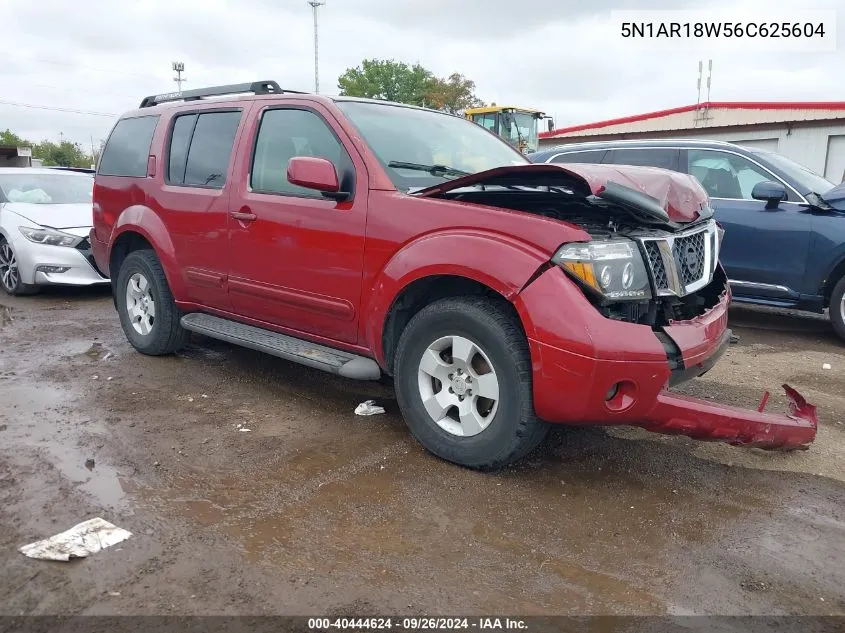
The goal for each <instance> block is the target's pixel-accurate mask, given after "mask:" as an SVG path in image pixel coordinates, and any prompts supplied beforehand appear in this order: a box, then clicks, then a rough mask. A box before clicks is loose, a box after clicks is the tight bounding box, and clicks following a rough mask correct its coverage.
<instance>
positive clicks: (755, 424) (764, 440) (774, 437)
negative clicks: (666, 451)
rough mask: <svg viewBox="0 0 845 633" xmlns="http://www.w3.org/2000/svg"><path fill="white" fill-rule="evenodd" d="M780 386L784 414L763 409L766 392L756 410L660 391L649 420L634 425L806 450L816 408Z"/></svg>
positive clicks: (737, 443) (709, 438)
mask: <svg viewBox="0 0 845 633" xmlns="http://www.w3.org/2000/svg"><path fill="white" fill-rule="evenodd" d="M783 389H784V391H786V395H787V397H788V398H789V411H788V413H787V414H785V415H774V414H771V413H765V412H764V408H765V406H766V402H767V401H768V399H769V392H768V391H767V392H766V393H765V394H764V395H763V400H762V401H761V402H760V406H759V407H758V409H757V410H756V411H754V410H751V409H743V408H740V407H733V406H730V405H727V404H718V403H715V402H710V401H708V400H702V399H700V398H692V397H690V396H684V395H681V394H676V393H671V392H669V391H663V392H662V393H660V394H659V395H658V396H657V404H656V405H655V407H654V409H652V411H651V415H650V419H649V420H648V421H647V422H642V423H640V424H638V425H637V426H640V427H642V428H644V429H646V430H648V431H654V432H656V433H664V434H668V435H686V436H687V437H691V438H694V439H696V440H706V441H713V442H726V443H728V444H732V445H734V446H749V447H754V448H764V449H769V450H794V449H807V448H809V446H810V444H812V443H813V440H815V439H816V429H817V427H818V418H817V417H816V407H815V406H813V405H811V404H809V403H808V402H807V401H806V400H805V399H804V397H803V396H802V395H801V394H800V393H798V392H797V391H795V390H794V389H793V388H792V387H790V386H789V385H783Z"/></svg>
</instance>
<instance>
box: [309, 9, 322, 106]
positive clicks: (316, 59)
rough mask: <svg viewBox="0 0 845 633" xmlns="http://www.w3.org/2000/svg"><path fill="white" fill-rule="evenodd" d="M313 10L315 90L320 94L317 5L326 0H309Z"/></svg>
mask: <svg viewBox="0 0 845 633" xmlns="http://www.w3.org/2000/svg"><path fill="white" fill-rule="evenodd" d="M308 4H310V5H311V10H312V11H313V12H314V92H315V93H317V94H320V65H319V55H318V51H319V38H318V35H317V7H321V6H323V5H324V4H326V2H325V0H308Z"/></svg>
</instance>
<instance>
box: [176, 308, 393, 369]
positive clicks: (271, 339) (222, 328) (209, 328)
mask: <svg viewBox="0 0 845 633" xmlns="http://www.w3.org/2000/svg"><path fill="white" fill-rule="evenodd" d="M181 323H182V327H183V328H185V329H186V330H190V331H191V332H196V333H197V334H202V335H204V336H208V337H210V338H216V339H219V340H221V341H228V342H229V343H234V344H235V345H240V346H241V347H248V348H249V349H254V350H257V351H259V352H265V353H267V354H272V355H273V356H277V357H279V358H284V359H285V360H290V361H293V362H295V363H299V364H300V365H307V366H308V367H313V368H315V369H321V370H322V371H327V372H329V373H330V374H337V375H338V376H343V377H345V378H352V379H354V380H378V379H379V378H381V368H380V367H379V366H378V363H376V361H374V360H373V359H371V358H365V357H364V356H357V355H356V354H350V353H348V352H343V351H341V350H337V349H333V348H331V347H325V346H324V345H317V344H316V343H311V342H309V341H303V340H302V339H298V338H294V337H292V336H286V335H285V334H279V333H278V332H272V331H270V330H265V329H263V328H259V327H254V326H252V325H245V324H243V323H238V322H237V321H230V320H229V319H221V318H219V317H215V316H211V315H210V314H202V313H201V312H193V313H191V314H186V315H185V316H183V317H182V319H181Z"/></svg>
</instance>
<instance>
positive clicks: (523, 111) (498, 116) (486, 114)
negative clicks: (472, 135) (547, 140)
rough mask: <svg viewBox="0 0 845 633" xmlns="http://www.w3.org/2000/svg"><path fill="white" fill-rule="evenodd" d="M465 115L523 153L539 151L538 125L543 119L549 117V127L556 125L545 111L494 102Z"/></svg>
mask: <svg viewBox="0 0 845 633" xmlns="http://www.w3.org/2000/svg"><path fill="white" fill-rule="evenodd" d="M464 115H465V116H466V118H468V119H469V120H470V121H472V122H474V123H477V124H478V125H480V126H481V127H483V128H485V129H487V130H489V131H490V132H492V133H493V134H495V135H496V136H498V137H500V138H502V139H504V140H505V141H507V142H508V143H510V144H511V145H513V146H514V147H515V148H517V149H518V150H519V151H521V152H522V153H523V154H531V153H533V152H536V151H537V147H538V134H539V130H538V127H539V125H540V121H541V120H543V119H548V120H549V129H552V128H553V127H554V123H553V122H552V120H551V119H550V118H549V117H547V116H546V115H545V114H544V113H542V112H540V111H538V110H531V109H528V108H517V107H512V106H497V105H496V104H493V105H490V106H487V107H483V108H469V109H467V110H466V111H465V113H464Z"/></svg>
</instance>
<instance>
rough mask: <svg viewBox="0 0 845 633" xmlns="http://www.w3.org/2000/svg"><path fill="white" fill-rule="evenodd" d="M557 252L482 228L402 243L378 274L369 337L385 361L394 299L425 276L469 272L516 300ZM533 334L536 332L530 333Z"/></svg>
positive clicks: (466, 274)
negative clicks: (385, 341) (385, 337)
mask: <svg viewBox="0 0 845 633" xmlns="http://www.w3.org/2000/svg"><path fill="white" fill-rule="evenodd" d="M550 257H551V255H550V254H549V253H544V252H543V251H541V250H539V249H537V248H536V247H534V246H531V245H530V244H526V243H525V242H522V241H521V240H518V239H516V238H514V237H512V236H509V235H506V234H502V233H493V232H488V231H481V230H470V229H464V230H449V231H444V232H438V233H433V234H428V235H426V236H423V237H421V238H419V239H417V240H414V241H413V242H410V243H408V244H406V245H405V246H404V247H403V248H401V249H400V250H399V251H398V252H397V253H396V254H394V255H393V257H391V258H390V260H389V261H388V262H387V264H386V265H385V266H384V267H383V268H382V270H381V271H380V272H379V273H378V274H377V275H376V276H375V278H374V279H373V283H372V292H371V294H370V300H369V302H368V305H367V310H366V312H365V313H364V314H366V332H365V341H366V343H367V347H368V348H369V349H371V350H373V353H374V354H375V356H376V359H377V360H378V361H379V362H380V363H382V364H384V363H385V358H384V349H383V344H382V343H383V341H382V331H383V328H384V324H385V322H386V319H387V316H388V314H389V313H390V309H391V308H392V306H393V304H394V302H395V301H396V299H397V297H399V295H400V294H401V293H402V291H403V290H404V289H405V288H406V287H407V286H408V285H409V284H412V283H413V282H415V281H417V280H419V279H423V278H425V277H433V276H439V275H449V276H458V277H465V278H467V279H472V280H473V281H477V282H478V283H481V284H484V285H485V286H487V287H489V288H491V289H493V290H495V291H496V292H498V293H499V294H500V295H502V296H503V297H505V299H507V300H509V301H513V300H514V299H515V298H516V296H517V295H518V293H519V291H520V290H521V289H522V288H523V286H525V284H526V283H527V282H528V281H529V280H530V279H531V276H532V275H533V274H534V273H535V272H536V271H537V270H538V269H539V268H540V267H541V266H543V265H544V264H546V263H547V262H548V261H549V258H550ZM529 336H530V334H529Z"/></svg>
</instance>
